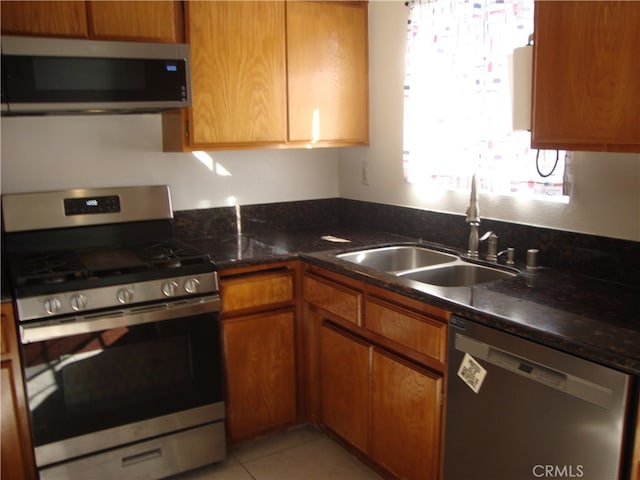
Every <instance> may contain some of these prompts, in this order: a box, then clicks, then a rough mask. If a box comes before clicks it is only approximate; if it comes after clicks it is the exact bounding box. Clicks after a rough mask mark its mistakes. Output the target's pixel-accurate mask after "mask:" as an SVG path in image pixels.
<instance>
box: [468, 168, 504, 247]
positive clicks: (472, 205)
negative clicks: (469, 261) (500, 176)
mask: <svg viewBox="0 0 640 480" xmlns="http://www.w3.org/2000/svg"><path fill="white" fill-rule="evenodd" d="M465 222H466V223H468V224H469V227H470V228H471V231H470V232H469V249H468V250H467V255H469V256H470V257H472V258H477V257H478V245H479V243H480V242H482V241H484V240H486V239H487V238H488V239H489V247H490V248H489V255H491V256H492V257H493V258H495V257H496V252H497V249H498V236H497V235H495V234H494V233H493V232H491V231H489V232H487V233H485V234H484V235H483V236H482V237H480V236H479V234H478V227H480V207H479V205H478V184H477V179H476V174H475V173H474V174H473V177H471V198H470V199H469V208H467V218H466V219H465ZM492 236H493V237H492Z"/></svg>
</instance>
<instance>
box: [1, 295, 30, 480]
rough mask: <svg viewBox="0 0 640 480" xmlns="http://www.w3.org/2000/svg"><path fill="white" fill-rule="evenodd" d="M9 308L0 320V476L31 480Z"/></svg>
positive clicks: (24, 409) (5, 306)
mask: <svg viewBox="0 0 640 480" xmlns="http://www.w3.org/2000/svg"><path fill="white" fill-rule="evenodd" d="M12 309H13V306H12V304H11V303H3V304H2V315H1V317H0V345H2V363H1V365H0V394H1V398H0V411H1V413H0V415H1V418H2V420H1V421H0V426H1V427H2V435H1V438H0V444H1V445H2V449H0V453H1V457H2V458H0V467H1V472H0V477H1V478H3V479H7V480H11V479H20V480H30V479H33V478H35V466H34V461H33V453H32V452H33V451H32V447H31V435H30V431H29V423H28V420H27V416H28V414H27V406H26V402H25V396H24V386H23V382H22V370H21V368H20V355H19V354H18V344H17V340H16V334H15V326H14V319H13V310H12Z"/></svg>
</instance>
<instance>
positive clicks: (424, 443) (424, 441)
mask: <svg viewBox="0 0 640 480" xmlns="http://www.w3.org/2000/svg"><path fill="white" fill-rule="evenodd" d="M371 372H372V373H371V458H373V460H374V461H375V462H376V463H378V464H380V465H382V466H383V467H384V468H385V469H386V470H388V471H389V472H391V473H393V474H394V475H396V476H397V477H398V478H407V479H425V480H432V479H436V478H438V471H439V461H440V448H439V445H440V432H441V428H442V426H441V422H442V377H441V376H439V375H436V374H434V373H431V372H429V371H427V370H424V369H421V368H420V367H417V366H415V365H412V364H410V363H408V362H404V361H402V360H400V359H399V358H397V357H394V356H393V355H390V354H388V353H386V352H384V351H382V350H379V349H374V350H373V358H372V368H371Z"/></svg>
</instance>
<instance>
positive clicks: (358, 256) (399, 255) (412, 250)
mask: <svg viewBox="0 0 640 480" xmlns="http://www.w3.org/2000/svg"><path fill="white" fill-rule="evenodd" d="M336 256H337V258H340V259H341V260H345V261H347V262H352V263H357V264H359V265H364V266H365V267H370V268H374V269H376V270H380V271H383V272H388V273H396V274H397V273H401V272H406V271H412V270H416V269H418V268H424V267H431V266H434V265H440V264H446V263H450V262H455V261H456V260H458V257H457V256H456V255H451V254H449V253H444V252H439V251H437V250H431V249H429V248H424V247H418V246H415V245H396V246H391V247H379V248H371V249H368V250H358V251H356V252H348V253H341V254H338V255H336Z"/></svg>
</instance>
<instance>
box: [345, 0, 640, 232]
mask: <svg viewBox="0 0 640 480" xmlns="http://www.w3.org/2000/svg"><path fill="white" fill-rule="evenodd" d="M406 19H407V7H405V6H404V1H400V0H394V1H381V0H374V1H372V2H370V4H369V49H370V60H369V61H370V67H369V68H370V73H371V75H370V78H371V85H370V108H371V145H370V146H369V147H366V148H365V147H363V148H357V149H350V150H344V151H342V152H341V154H340V195H341V196H342V197H344V198H350V199H357V200H364V201H372V202H379V203H387V204H393V205H401V206H408V207H415V208H421V209H426V210H434V211H441V212H449V213H458V214H463V213H464V212H465V210H466V208H467V204H468V201H469V195H468V193H466V192H465V193H462V192H459V193H456V192H446V193H443V192H435V191H426V190H421V189H419V188H417V187H414V186H411V185H409V184H407V183H406V182H405V181H404V179H403V175H402V101H403V71H404V65H403V62H404V46H405V41H406V39H405V35H406ZM574 159H575V162H574V163H575V170H574V172H573V175H574V188H573V193H572V196H571V199H570V202H569V204H567V205H563V204H555V203H545V202H540V201H522V200H520V201H518V200H515V199H512V198H508V197H500V196H493V197H489V196H486V195H482V196H481V198H480V209H481V214H482V216H484V217H486V218H493V219H498V220H505V221H510V222H516V223H523V224H529V225H537V226H544V227H549V228H554V229H560V230H568V231H575V232H581V233H589V234H593V235H602V236H606V237H613V238H621V239H628V240H635V241H640V155H639V154H600V153H584V152H580V153H575V154H574ZM363 163H366V164H368V177H369V185H368V186H366V185H362V183H361V169H362V164H363Z"/></svg>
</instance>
